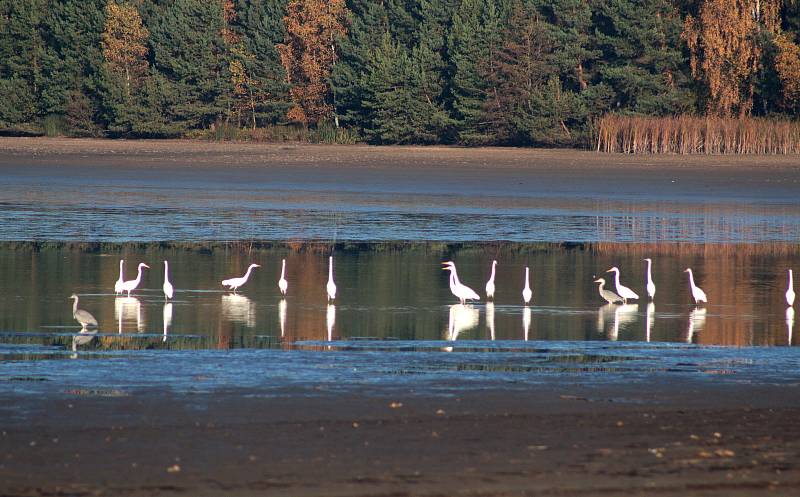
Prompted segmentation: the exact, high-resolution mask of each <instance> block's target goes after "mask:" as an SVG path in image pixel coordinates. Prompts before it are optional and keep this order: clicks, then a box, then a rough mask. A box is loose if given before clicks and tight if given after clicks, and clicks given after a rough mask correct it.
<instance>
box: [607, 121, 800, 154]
mask: <svg viewBox="0 0 800 497" xmlns="http://www.w3.org/2000/svg"><path fill="white" fill-rule="evenodd" d="M597 129H598V131H597V151H598V152H600V151H604V152H607V153H612V152H621V153H626V154H656V153H677V154H696V153H700V154H709V155H716V154H761V155H766V154H798V153H800V122H797V121H790V120H787V119H765V118H753V117H742V118H722V117H716V116H706V117H696V116H674V117H640V116H620V115H615V114H608V115H606V116H603V117H602V118H601V119H600V121H599V123H598V126H597Z"/></svg>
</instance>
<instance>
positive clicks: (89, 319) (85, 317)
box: [70, 293, 97, 330]
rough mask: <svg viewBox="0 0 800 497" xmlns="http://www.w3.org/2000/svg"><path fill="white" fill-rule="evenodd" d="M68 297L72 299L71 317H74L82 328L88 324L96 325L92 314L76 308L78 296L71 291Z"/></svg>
mask: <svg viewBox="0 0 800 497" xmlns="http://www.w3.org/2000/svg"><path fill="white" fill-rule="evenodd" d="M70 298H71V299H73V300H74V302H73V303H72V317H74V318H75V320H76V321H77V322H79V323H80V324H81V326H82V327H83V329H84V330H85V329H86V328H88V327H89V326H95V327H96V326H97V320H96V319H95V318H94V316H92V315H91V314H90V313H89V312H88V311H84V310H83V309H78V296H77V295H75V294H74V293H73V294H72V295H71V296H70Z"/></svg>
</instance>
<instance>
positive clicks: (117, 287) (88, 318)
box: [70, 256, 795, 329]
mask: <svg viewBox="0 0 800 497" xmlns="http://www.w3.org/2000/svg"><path fill="white" fill-rule="evenodd" d="M644 260H645V261H646V262H647V279H646V282H645V289H646V291H647V295H648V296H649V298H650V300H651V301H652V300H654V299H655V295H656V285H655V283H654V282H653V275H652V265H653V261H652V259H649V258H647V259H644ZM124 264H125V261H124V260H120V261H119V279H118V280H117V281H116V283H115V284H114V292H115V293H116V294H118V295H119V294H122V293H127V295H128V297H130V295H131V292H132V291H134V290H136V288H138V286H139V284H140V283H141V281H142V270H143V269H144V268H148V269H149V268H150V266H148V265H147V264H145V263H143V262H142V263H139V265H138V267H137V273H136V278H135V279H132V280H125V279H124V273H123V271H124ZM258 267H261V266H260V265H259V264H250V266H248V268H247V271H246V272H245V273H244V275H243V276H241V277H235V278H228V279H225V280H222V282H221V284H222V286H223V287H225V288H227V289H228V290H230V291H232V292H233V293H234V294H235V293H236V291H237V290H238V289H239V288H240V287H242V286H243V285H244V284H245V283H247V281H248V279H249V278H250V275H251V273H252V271H253V269H255V268H258ZM442 270H444V271H450V278H449V284H450V291H451V292H452V294H453V295H454V296H455V297H456V298H457V299H458V300H459V302H460V303H461V304H462V305H465V304H466V302H467V301H470V300H480V296H479V295H478V294H477V292H475V290H473V289H472V288H470V287H468V286H467V285H465V284H464V283H462V282H461V280H460V279H459V278H458V271H457V269H456V264H455V262H453V261H446V262H443V263H442ZM496 272H497V261H496V260H493V261H492V266H491V275H490V276H489V280H488V281H487V282H486V298H487V299H488V300H494V294H495V290H496V285H495V275H496ZM606 272H607V273H614V285H615V288H616V292H614V291H612V290H609V289H606V288H605V285H606V280H605V279H604V278H597V279H596V280H594V282H595V283H598V293H599V294H600V297H601V298H602V299H603V300H605V301H606V302H608V303H609V304H617V303H622V304H627V303H628V300H631V299H632V300H638V299H639V295H638V294H637V293H636V292H634V291H633V290H631V289H630V288H628V287H627V286H625V285H623V284H622V283H621V282H620V270H619V268H617V267H616V266H615V267H612V268H610V269H609V270H608V271H606ZM684 272H686V273H689V288H690V290H691V293H692V298H693V299H694V302H695V305H699V304H701V303H707V302H708V298H707V297H706V293H705V292H704V291H703V290H702V289H701V288H700V287H699V286H697V284H696V283H695V281H694V274H693V273H692V269H691V268H686V269H685V270H684ZM162 288H163V291H164V298H165V299H166V300H169V299H172V297H173V292H174V288H173V286H172V283H171V282H170V280H169V262H168V261H164V284H163V287H162ZM278 288H279V290H280V292H281V294H282V295H286V292H287V291H288V288H289V283H288V281H287V279H286V259H283V260H282V261H281V276H280V279H279V280H278ZM325 290H326V292H327V296H328V302H329V303H330V302H331V301H333V300H335V299H336V283H334V281H333V256H330V257H329V258H328V282H327V284H326V285H325ZM785 296H786V303H787V304H788V305H789V308H792V306H793V305H794V300H795V292H794V279H793V274H792V270H791V269H789V281H788V289H787V290H786V293H785ZM70 298H72V299H73V300H74V302H73V306H72V316H73V318H75V320H76V321H78V323H80V324H81V326H82V327H83V329H86V328H87V327H96V326H97V320H96V319H95V318H94V316H92V314H91V313H89V312H87V311H85V310H83V309H78V296H77V295H75V294H73V295H72V296H71V297H70ZM532 298H533V291H532V290H531V286H530V268H529V267H527V266H526V267H525V285H524V287H523V289H522V301H523V303H524V304H525V306H526V307H527V306H528V305H529V304H530V302H531V300H532Z"/></svg>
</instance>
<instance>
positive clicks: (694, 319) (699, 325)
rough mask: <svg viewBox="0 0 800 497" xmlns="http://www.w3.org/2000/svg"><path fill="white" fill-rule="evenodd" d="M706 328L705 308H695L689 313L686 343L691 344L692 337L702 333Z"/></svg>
mask: <svg viewBox="0 0 800 497" xmlns="http://www.w3.org/2000/svg"><path fill="white" fill-rule="evenodd" d="M705 326H706V308H705V307H695V308H694V309H692V312H691V313H689V327H688V329H687V330H686V343H692V341H693V340H694V335H695V334H696V333H700V332H701V331H703V328H705Z"/></svg>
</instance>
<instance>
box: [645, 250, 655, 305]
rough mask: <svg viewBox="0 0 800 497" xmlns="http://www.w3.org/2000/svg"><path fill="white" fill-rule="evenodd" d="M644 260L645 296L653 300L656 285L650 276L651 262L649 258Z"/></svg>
mask: <svg viewBox="0 0 800 497" xmlns="http://www.w3.org/2000/svg"><path fill="white" fill-rule="evenodd" d="M645 260H646V261H647V295H648V296H649V297H650V300H653V299H654V298H655V297H656V284H655V283H653V275H652V267H653V260H652V259H649V258H648V259H645Z"/></svg>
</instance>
